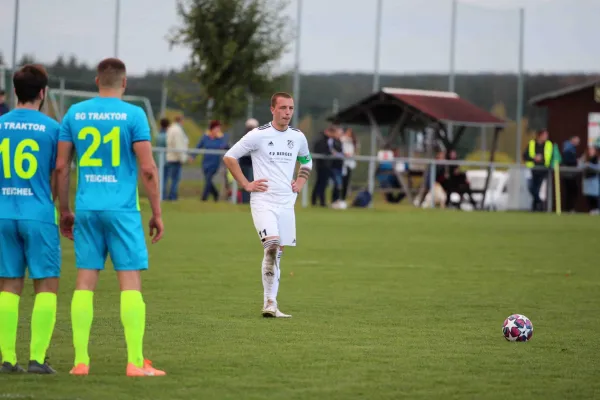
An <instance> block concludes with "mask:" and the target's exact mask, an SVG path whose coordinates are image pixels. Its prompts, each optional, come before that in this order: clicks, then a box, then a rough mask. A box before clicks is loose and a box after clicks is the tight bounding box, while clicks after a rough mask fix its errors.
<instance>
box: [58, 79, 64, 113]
mask: <svg viewBox="0 0 600 400" xmlns="http://www.w3.org/2000/svg"><path fill="white" fill-rule="evenodd" d="M65 89H66V80H65V78H64V77H61V78H60V97H59V103H58V110H59V111H58V112H59V115H60V117H59V118H58V120H59V121H62V119H63V117H64V116H65Z"/></svg>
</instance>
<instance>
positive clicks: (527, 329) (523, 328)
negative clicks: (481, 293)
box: [502, 314, 533, 342]
mask: <svg viewBox="0 0 600 400" xmlns="http://www.w3.org/2000/svg"><path fill="white" fill-rule="evenodd" d="M502 333H503V334H504V338H505V339H506V340H508V341H509V342H528V341H529V340H531V337H532V336H533V324H532V323H531V321H530V320H529V318H527V317H526V316H524V315H521V314H513V315H511V316H510V317H508V318H506V319H505V320H504V324H503V325H502Z"/></svg>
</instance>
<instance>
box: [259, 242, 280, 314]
mask: <svg viewBox="0 0 600 400" xmlns="http://www.w3.org/2000/svg"><path fill="white" fill-rule="evenodd" d="M263 247H264V248H265V253H264V257H263V261H262V269H261V272H262V282H263V298H264V305H265V306H266V305H267V301H268V300H273V299H272V298H271V293H272V291H273V284H274V283H275V281H276V279H275V278H276V265H277V250H278V249H279V239H271V240H267V241H266V242H264V243H263Z"/></svg>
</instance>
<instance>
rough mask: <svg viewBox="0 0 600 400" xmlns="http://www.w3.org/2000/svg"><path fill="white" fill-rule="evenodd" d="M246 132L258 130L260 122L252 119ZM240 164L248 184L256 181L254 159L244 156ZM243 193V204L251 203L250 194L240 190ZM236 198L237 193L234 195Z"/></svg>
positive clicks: (247, 123) (248, 121)
mask: <svg viewBox="0 0 600 400" xmlns="http://www.w3.org/2000/svg"><path fill="white" fill-rule="evenodd" d="M245 127H246V132H245V133H244V135H245V134H246V133H248V132H250V131H251V130H252V129H255V128H258V121H257V120H256V119H254V118H250V119H248V120H247V121H246V125H245ZM238 162H239V163H240V167H241V168H242V173H243V174H244V176H245V177H246V179H248V182H252V181H253V180H254V174H253V173H252V158H251V157H250V156H244V157H242V158H240V159H239V160H238ZM240 191H241V192H242V199H241V200H242V203H243V204H248V203H250V193H249V192H247V191H245V190H244V189H243V188H242V189H240ZM234 196H235V193H234Z"/></svg>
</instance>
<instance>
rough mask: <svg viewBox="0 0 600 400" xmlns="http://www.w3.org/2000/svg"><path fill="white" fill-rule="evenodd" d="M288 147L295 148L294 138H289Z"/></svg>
mask: <svg viewBox="0 0 600 400" xmlns="http://www.w3.org/2000/svg"><path fill="white" fill-rule="evenodd" d="M288 147H289V148H290V149H293V148H294V141H293V140H288Z"/></svg>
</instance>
